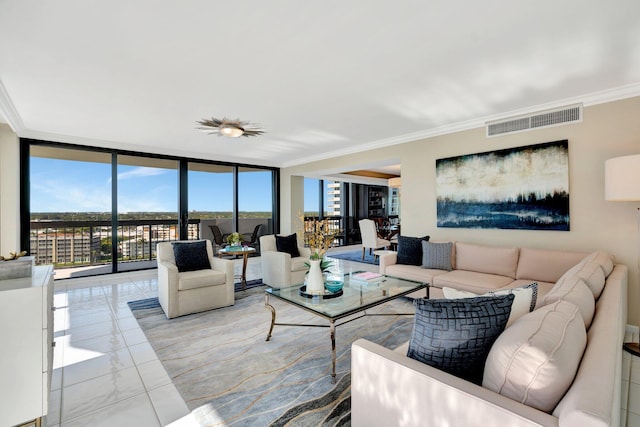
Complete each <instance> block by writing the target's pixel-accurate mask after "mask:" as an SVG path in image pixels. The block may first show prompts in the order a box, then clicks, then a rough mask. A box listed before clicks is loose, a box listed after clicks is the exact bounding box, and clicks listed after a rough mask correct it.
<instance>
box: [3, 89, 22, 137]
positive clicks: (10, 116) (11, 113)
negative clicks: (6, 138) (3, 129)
mask: <svg viewBox="0 0 640 427" xmlns="http://www.w3.org/2000/svg"><path fill="white" fill-rule="evenodd" d="M0 114H2V116H3V117H4V118H5V120H6V121H7V124H8V125H9V126H10V127H11V129H12V130H13V132H14V133H15V134H16V135H19V134H20V133H21V132H22V131H24V122H23V121H22V118H21V117H20V114H18V110H16V107H15V106H14V105H13V102H12V101H11V98H10V97H9V94H8V93H7V90H6V89H5V87H4V84H2V80H0Z"/></svg>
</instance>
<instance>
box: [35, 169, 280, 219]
mask: <svg viewBox="0 0 640 427" xmlns="http://www.w3.org/2000/svg"><path fill="white" fill-rule="evenodd" d="M232 183H233V181H232V175H231V173H207V172H190V173H189V210H190V211H192V210H197V211H224V212H231V210H232V208H233V189H232V185H233V184H232ZM271 196H272V195H271V172H270V171H259V172H241V173H240V176H239V201H238V203H239V207H240V210H241V211H270V210H271V207H272V203H271ZM118 197H119V200H118V211H119V212H121V213H126V212H176V211H177V205H178V173H177V171H176V170H170V169H161V168H150V167H140V166H127V165H120V166H119V167H118ZM31 211H32V212H109V211H111V165H110V164H105V163H91V162H80V161H70V160H58V159H47V158H39V157H31Z"/></svg>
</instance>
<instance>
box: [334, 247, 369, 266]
mask: <svg viewBox="0 0 640 427" xmlns="http://www.w3.org/2000/svg"><path fill="white" fill-rule="evenodd" d="M327 256H328V257H329V258H337V259H344V260H347V261H355V262H363V263H365V264H373V265H378V260H377V259H375V257H374V256H373V254H371V255H369V251H365V254H364V260H363V259H362V249H358V250H355V251H349V252H337V253H329V254H327Z"/></svg>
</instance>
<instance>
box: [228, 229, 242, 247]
mask: <svg viewBox="0 0 640 427" xmlns="http://www.w3.org/2000/svg"><path fill="white" fill-rule="evenodd" d="M227 244H229V245H231V246H240V244H242V235H241V234H240V233H238V232H237V231H234V232H233V233H231V234H229V235H228V236H227Z"/></svg>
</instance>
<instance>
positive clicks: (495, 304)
mask: <svg viewBox="0 0 640 427" xmlns="http://www.w3.org/2000/svg"><path fill="white" fill-rule="evenodd" d="M513 299H514V295H513V294H509V295H503V296H498V297H477V298H466V299H458V300H446V299H434V300H428V299H417V300H415V301H414V304H415V306H416V317H415V319H414V324H413V330H412V331H411V339H410V340H409V351H408V352H407V356H408V357H410V358H412V359H415V360H418V361H420V362H423V363H426V364H427V365H430V366H433V367H434V368H438V369H440V370H443V371H445V372H448V373H450V374H452V375H455V376H457V377H460V378H463V379H465V380H467V381H471V382H473V383H475V384H478V385H480V384H482V375H483V373H484V363H485V361H486V359H487V356H488V355H489V350H491V346H492V345H493V343H494V342H495V340H496V339H497V338H498V336H499V335H500V333H502V331H503V330H504V328H505V325H506V324H507V320H508V319H509V313H510V312H511V304H512V303H513Z"/></svg>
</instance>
